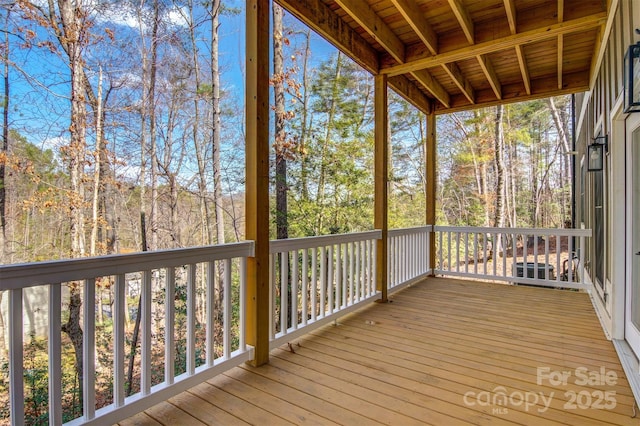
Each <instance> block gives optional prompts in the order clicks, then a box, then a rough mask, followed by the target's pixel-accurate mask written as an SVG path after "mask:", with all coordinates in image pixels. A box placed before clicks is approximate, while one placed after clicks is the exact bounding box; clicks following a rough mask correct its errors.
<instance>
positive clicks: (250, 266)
mask: <svg viewBox="0 0 640 426" xmlns="http://www.w3.org/2000/svg"><path fill="white" fill-rule="evenodd" d="M270 3H271V2H270V1H269V0H247V10H246V14H247V17H246V22H247V25H246V55H247V56H246V67H247V71H246V106H245V108H246V148H245V149H246V154H245V156H246V190H245V191H246V195H245V197H246V201H245V203H246V204H245V209H246V219H245V223H246V225H245V227H246V230H245V232H246V239H247V240H253V241H254V242H255V254H254V257H250V258H249V259H247V321H246V324H247V329H246V336H247V343H248V344H250V345H252V346H253V347H254V349H255V352H254V357H253V361H252V364H253V365H254V366H259V365H262V364H266V363H267V362H269V309H270V306H269V40H270V37H271V35H270V32H269V11H270V7H269V6H270Z"/></svg>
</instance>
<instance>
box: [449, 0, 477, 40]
mask: <svg viewBox="0 0 640 426" xmlns="http://www.w3.org/2000/svg"><path fill="white" fill-rule="evenodd" d="M449 6H450V7H451V10H452V11H453V14H454V15H456V18H457V19H458V22H459V23H460V26H461V27H462V32H464V35H465V37H467V41H468V42H469V44H474V43H475V37H474V30H473V28H474V27H473V20H472V19H471V17H470V16H469V12H468V11H467V9H465V7H464V6H463V5H462V4H461V3H460V2H459V1H458V0H449Z"/></svg>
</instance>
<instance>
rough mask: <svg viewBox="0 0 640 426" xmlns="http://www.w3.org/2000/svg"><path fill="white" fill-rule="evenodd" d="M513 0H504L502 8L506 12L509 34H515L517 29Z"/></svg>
mask: <svg viewBox="0 0 640 426" xmlns="http://www.w3.org/2000/svg"><path fill="white" fill-rule="evenodd" d="M514 1H515V0H504V9H505V12H506V13H507V21H509V30H510V31H511V34H515V33H516V31H517V27H516V5H515V4H514Z"/></svg>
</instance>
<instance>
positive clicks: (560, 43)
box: [558, 0, 564, 89]
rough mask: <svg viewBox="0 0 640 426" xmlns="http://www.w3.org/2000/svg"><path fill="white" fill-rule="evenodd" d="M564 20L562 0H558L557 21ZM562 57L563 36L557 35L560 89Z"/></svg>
mask: <svg viewBox="0 0 640 426" xmlns="http://www.w3.org/2000/svg"><path fill="white" fill-rule="evenodd" d="M562 21H564V0H558V22H562ZM563 59H564V36H563V35H562V34H560V35H558V89H562V67H563V65H564V64H563Z"/></svg>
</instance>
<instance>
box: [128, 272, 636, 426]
mask: <svg viewBox="0 0 640 426" xmlns="http://www.w3.org/2000/svg"><path fill="white" fill-rule="evenodd" d="M292 349H293V351H292V350H290V348H289V347H282V348H280V349H277V350H275V351H274V352H273V353H272V358H271V362H270V364H269V365H267V366H263V367H260V368H252V367H249V366H246V365H243V366H240V367H237V368H235V369H233V370H231V371H229V372H228V373H226V374H223V375H221V376H218V377H217V378H215V379H213V380H211V381H209V382H206V383H203V384H201V385H199V386H196V387H194V388H193V389H191V390H189V391H188V392H184V393H183V394H181V395H179V396H177V397H175V398H172V399H170V400H168V401H166V402H164V403H161V404H159V405H157V406H155V407H153V408H151V409H149V410H147V411H146V412H144V413H140V414H138V415H137V416H135V417H132V418H130V419H128V420H126V421H123V422H122V423H121V424H122V425H158V424H163V425H171V426H176V425H182V424H185V425H199V424H209V425H218V424H220V425H235V424H247V423H249V424H258V425H275V424H343V425H363V424H380V423H381V424H389V425H418V424H421V425H422V424H433V425H456V424H479V425H485V424H491V425H502V424H522V425H542V424H549V425H553V424H565V425H606V424H619V425H640V420H639V419H638V418H633V415H634V400H633V396H632V393H631V389H630V388H629V384H628V383H627V380H626V378H625V376H624V373H623V371H622V368H621V366H620V363H619V361H618V358H617V356H616V353H615V350H614V348H613V345H612V343H611V342H610V341H607V340H606V338H605V336H604V334H603V332H602V329H601V327H600V324H599V322H598V319H597V317H596V314H595V312H594V310H593V307H592V305H591V302H590V300H589V296H588V295H587V294H585V293H577V292H571V291H561V290H551V289H540V288H532V287H525V286H507V285H501V284H486V283H478V282H469V281H461V280H452V279H441V278H429V279H427V280H425V281H423V282H420V283H419V284H416V285H414V286H412V287H410V288H407V289H405V290H403V291H400V292H398V293H397V294H394V295H393V296H392V302H391V303H388V304H372V305H371V306H369V307H367V308H365V309H363V310H360V311H358V312H356V313H355V314H352V315H349V316H347V317H345V318H343V319H341V320H339V322H338V325H337V326H336V325H330V326H326V327H324V328H321V329H319V330H317V331H315V332H313V333H311V334H309V335H306V336H305V337H304V338H302V339H299V340H297V341H295V342H293V345H292ZM538 368H547V369H548V370H545V371H548V373H549V374H550V375H551V376H552V378H553V377H555V376H554V374H555V373H558V374H562V372H566V374H569V376H568V377H567V380H566V384H565V385H562V384H557V383H554V382H552V381H550V380H549V378H548V376H545V377H541V379H542V380H538ZM583 373H584V374H583ZM603 373H604V374H603ZM607 374H608V376H609V382H608V383H593V382H591V383H587V384H585V385H582V382H584V381H585V380H584V377H583V376H585V375H586V376H589V378H590V379H591V380H592V381H600V382H602V381H604V380H603V379H605V377H606V376H607ZM614 374H615V376H616V377H617V378H616V379H614V378H613V375H614ZM614 381H615V383H613V382H614ZM500 394H506V395H507V397H508V399H507V401H506V404H504V405H500V402H501V401H499V399H500V398H497V399H495V397H496V396H499V395H500ZM543 397H544V400H543ZM523 399H524V400H525V402H523ZM527 400H528V401H530V402H531V405H529V406H527V404H526V401H527ZM534 401H537V403H536V404H535V405H533V402H534ZM494 402H495V403H494Z"/></svg>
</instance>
